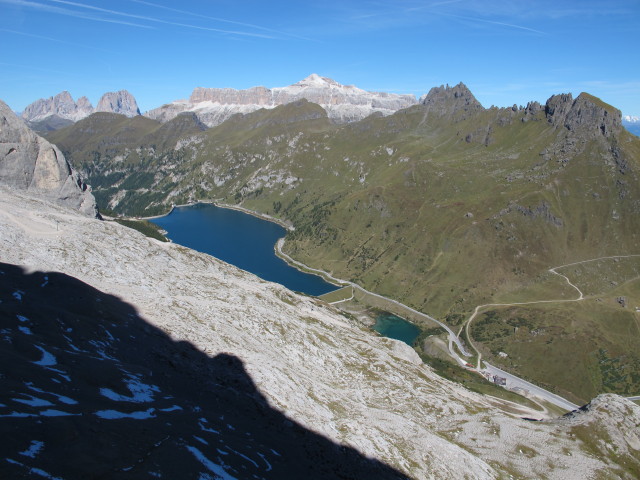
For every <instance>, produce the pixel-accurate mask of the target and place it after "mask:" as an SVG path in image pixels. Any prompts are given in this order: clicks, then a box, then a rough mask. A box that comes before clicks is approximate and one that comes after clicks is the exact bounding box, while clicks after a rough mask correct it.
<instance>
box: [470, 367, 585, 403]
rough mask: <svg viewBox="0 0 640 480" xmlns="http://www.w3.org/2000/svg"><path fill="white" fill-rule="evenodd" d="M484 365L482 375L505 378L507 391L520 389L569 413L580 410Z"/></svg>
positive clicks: (514, 377) (538, 388) (567, 401)
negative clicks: (487, 374) (485, 373)
mask: <svg viewBox="0 0 640 480" xmlns="http://www.w3.org/2000/svg"><path fill="white" fill-rule="evenodd" d="M484 364H485V366H486V368H485V369H484V370H482V372H483V373H484V372H487V373H489V374H491V375H498V376H499V377H502V378H506V380H507V384H506V385H505V387H506V388H508V389H513V388H522V389H523V390H527V391H528V392H529V393H531V394H533V395H535V396H536V397H540V398H542V399H543V400H546V401H547V402H549V403H553V404H554V405H557V406H558V407H560V408H564V409H565V410H569V411H571V410H577V409H578V408H580V406H579V405H576V404H575V403H571V402H570V401H569V400H567V399H565V398H562V397H561V396H560V395H556V394H555V393H551V392H550V391H548V390H545V389H544V388H541V387H538V386H537V385H534V384H533V383H530V382H527V381H526V380H523V379H522V378H519V377H516V376H515V375H511V374H510V373H508V372H505V371H504V370H500V369H499V368H498V367H494V366H493V365H491V364H489V363H487V362H486V361H485V362H484Z"/></svg>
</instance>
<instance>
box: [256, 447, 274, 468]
mask: <svg viewBox="0 0 640 480" xmlns="http://www.w3.org/2000/svg"><path fill="white" fill-rule="evenodd" d="M256 453H257V454H258V456H259V457H260V458H261V459H262V461H263V462H264V463H266V464H267V469H266V470H265V471H266V472H270V471H271V470H272V469H273V467H272V466H271V464H270V463H269V462H268V461H267V459H266V458H264V455H263V454H262V453H260V452H256Z"/></svg>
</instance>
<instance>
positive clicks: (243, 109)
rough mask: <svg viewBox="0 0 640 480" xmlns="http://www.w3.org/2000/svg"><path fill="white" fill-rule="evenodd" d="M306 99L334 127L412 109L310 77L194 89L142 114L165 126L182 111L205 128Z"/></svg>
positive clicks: (402, 98) (386, 96)
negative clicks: (276, 83) (242, 87)
mask: <svg viewBox="0 0 640 480" xmlns="http://www.w3.org/2000/svg"><path fill="white" fill-rule="evenodd" d="M302 99H306V100H308V101H310V102H313V103H317V104H318V105H320V106H321V107H322V108H324V109H325V110H326V111H327V114H328V116H329V118H330V119H331V120H332V121H334V122H336V123H347V122H353V121H357V120H361V119H363V118H365V117H367V116H369V115H371V114H372V113H381V114H383V115H390V114H392V113H394V112H396V111H398V110H400V109H402V108H406V107H410V106H411V105H415V104H416V103H417V102H416V98H415V97H414V96H413V95H398V94H393V93H384V92H367V91H365V90H362V89H360V88H357V87H355V86H353V85H341V84H340V83H338V82H336V81H335V80H332V79H330V78H326V77H321V76H319V75H317V74H312V75H310V76H308V77H307V78H305V79H304V80H301V81H300V82H297V83H295V84H293V85H290V86H288V87H276V88H271V89H270V88H266V87H252V88H248V89H246V90H236V89H233V88H202V87H198V88H196V89H194V91H193V93H192V94H191V97H190V98H189V100H177V101H175V102H172V103H169V104H167V105H163V106H161V107H159V108H156V109H153V110H150V111H148V112H146V113H145V115H146V116H148V117H149V118H152V119H155V120H159V121H161V122H166V121H168V120H171V119H172V118H173V117H175V116H176V115H177V114H179V113H181V112H185V111H190V112H194V113H196V114H197V115H198V118H200V120H201V121H202V122H203V123H205V124H206V125H207V126H209V127H212V126H215V125H219V124H220V123H222V122H224V121H225V120H226V119H228V118H229V117H230V116H231V115H234V114H236V113H250V112H253V111H255V110H258V109H260V108H274V107H277V106H278V105H285V104H287V103H292V102H295V101H299V100H302Z"/></svg>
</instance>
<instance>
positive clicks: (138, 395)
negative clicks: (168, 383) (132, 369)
mask: <svg viewBox="0 0 640 480" xmlns="http://www.w3.org/2000/svg"><path fill="white" fill-rule="evenodd" d="M124 382H125V383H126V384H127V388H128V389H129V391H130V392H131V396H127V395H120V394H119V393H116V392H114V391H113V390H111V389H110V388H101V389H100V394H101V395H103V396H105V397H107V398H108V399H110V400H113V401H114V402H133V403H146V402H152V401H153V394H154V392H159V391H160V389H159V388H158V387H156V386H155V385H147V384H145V383H142V382H141V381H140V380H139V379H137V378H136V377H134V376H130V377H129V378H128V379H127V380H125V381H124ZM178 408H180V407H178ZM169 411H170V410H169Z"/></svg>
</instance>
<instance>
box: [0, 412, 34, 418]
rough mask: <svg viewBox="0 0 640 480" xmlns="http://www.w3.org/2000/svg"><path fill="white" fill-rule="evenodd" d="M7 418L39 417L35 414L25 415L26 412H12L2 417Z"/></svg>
mask: <svg viewBox="0 0 640 480" xmlns="http://www.w3.org/2000/svg"><path fill="white" fill-rule="evenodd" d="M7 417H12V418H27V417H37V415H34V414H33V413H24V412H11V413H8V414H6V415H0V418H7Z"/></svg>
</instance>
